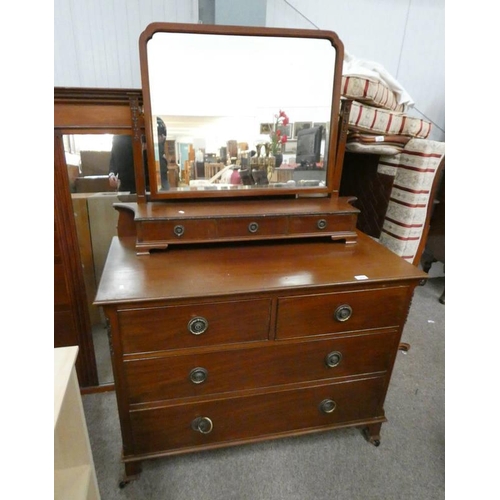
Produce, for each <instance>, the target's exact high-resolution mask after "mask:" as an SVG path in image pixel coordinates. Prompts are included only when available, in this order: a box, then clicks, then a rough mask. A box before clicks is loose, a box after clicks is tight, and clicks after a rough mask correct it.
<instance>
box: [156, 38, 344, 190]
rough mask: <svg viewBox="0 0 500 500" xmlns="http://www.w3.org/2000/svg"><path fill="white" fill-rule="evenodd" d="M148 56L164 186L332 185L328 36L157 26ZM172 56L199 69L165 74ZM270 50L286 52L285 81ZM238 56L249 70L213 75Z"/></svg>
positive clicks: (158, 173) (283, 62) (332, 56)
mask: <svg viewBox="0 0 500 500" xmlns="http://www.w3.org/2000/svg"><path fill="white" fill-rule="evenodd" d="M147 52H148V78H149V91H150V98H151V112H152V117H151V123H152V136H153V142H154V147H153V148H152V149H153V151H154V160H155V166H156V169H155V172H156V181H157V185H158V186H159V189H160V190H162V191H167V190H170V191H172V190H173V191H190V190H207V189H208V190H221V189H249V188H252V187H264V186H265V187H275V188H280V187H286V188H290V187H318V186H319V187H324V186H326V182H327V168H328V154H327V152H328V144H327V141H328V137H329V132H330V123H329V122H330V119H331V109H332V89H333V81H334V73H335V71H334V68H335V57H336V50H335V48H334V47H333V46H332V44H331V43H330V42H329V41H328V40H325V39H314V38H311V39H304V38H302V39H298V38H297V39H296V38H280V37H276V38H265V37H259V36H236V35H231V36H228V35H223V36H222V35H214V34H185V33H170V32H158V33H155V34H154V35H153V37H152V38H151V39H150V40H149V41H148V43H147ZM166 53H168V58H169V66H170V67H182V66H183V64H184V62H185V61H192V68H193V71H192V75H191V76H187V77H186V78H168V79H166V78H165V65H164V57H165V54H166ZM266 53H272V54H280V57H279V74H280V75H281V77H280V78H279V79H275V78H274V76H275V73H276V64H275V61H274V59H273V58H272V57H271V58H267V57H265V56H264V57H263V56H262V55H263V54H266ZM325 61H331V64H325ZM232 62H237V63H238V67H239V68H241V69H242V71H238V72H234V73H231V72H229V73H228V74H223V75H222V76H220V75H219V74H218V73H217V72H214V68H218V67H225V65H226V63H229V64H232ZM216 74H217V75H218V76H217V77H216ZM197 75H198V76H201V75H202V76H203V77H202V78H201V77H197ZM172 96H176V98H175V99H172ZM157 121H162V122H163V123H164V124H165V127H166V132H167V135H166V141H165V149H167V148H168V149H169V150H170V151H171V158H170V160H169V161H168V162H167V165H168V170H169V171H170V170H175V173H171V174H170V175H165V173H164V170H165V168H164V167H163V166H161V165H160V163H161V162H163V161H164V155H163V154H162V153H161V152H160V149H161V147H162V135H161V133H160V131H159V130H160V129H159V128H158V129H157V127H155V126H154V124H155V123H156V122H157ZM169 181H172V182H169Z"/></svg>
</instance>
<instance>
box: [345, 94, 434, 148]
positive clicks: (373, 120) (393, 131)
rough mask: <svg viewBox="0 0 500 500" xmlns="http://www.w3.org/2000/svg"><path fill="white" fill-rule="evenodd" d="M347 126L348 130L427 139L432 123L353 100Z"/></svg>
mask: <svg viewBox="0 0 500 500" xmlns="http://www.w3.org/2000/svg"><path fill="white" fill-rule="evenodd" d="M348 127H349V129H350V130H356V131H359V132H368V133H371V134H380V135H407V136H410V137H418V138H420V139H427V137H429V134H430V133H431V128H432V125H431V123H429V122H427V121H425V120H422V119H421V118H415V117H413V116H407V115H404V114H402V113H395V112H392V111H388V110H386V109H381V108H375V107H373V106H367V105H366V104H361V103H359V102H356V101H353V102H352V105H351V112H350V113H349V125H348Z"/></svg>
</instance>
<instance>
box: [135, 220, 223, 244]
mask: <svg viewBox="0 0 500 500" xmlns="http://www.w3.org/2000/svg"><path fill="white" fill-rule="evenodd" d="M176 227H182V228H183V233H182V234H180V235H177V234H176V232H175V231H174V229H175V228H176ZM137 234H138V240H139V241H141V242H147V241H155V242H156V241H162V240H165V241H168V240H172V239H173V240H175V241H177V240H179V241H182V240H183V239H188V240H190V241H193V240H194V241H197V240H199V241H203V240H207V239H211V238H214V237H215V234H216V222H215V221H214V220H211V219H208V220H182V221H175V220H173V221H157V222H141V223H139V225H138V227H137Z"/></svg>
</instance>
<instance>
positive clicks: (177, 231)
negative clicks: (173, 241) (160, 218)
mask: <svg viewBox="0 0 500 500" xmlns="http://www.w3.org/2000/svg"><path fill="white" fill-rule="evenodd" d="M174 234H175V236H178V237H181V236H182V235H183V234H184V226H182V225H180V224H179V225H177V226H175V227H174Z"/></svg>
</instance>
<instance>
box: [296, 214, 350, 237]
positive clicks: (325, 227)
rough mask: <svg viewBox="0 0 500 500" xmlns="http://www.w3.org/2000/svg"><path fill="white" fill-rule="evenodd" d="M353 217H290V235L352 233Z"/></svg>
mask: <svg viewBox="0 0 500 500" xmlns="http://www.w3.org/2000/svg"><path fill="white" fill-rule="evenodd" d="M355 229H356V216H355V215H303V216H301V217H291V218H290V225H289V229H288V232H289V233H290V234H310V233H318V234H319V233H325V234H328V233H331V232H332V231H354V230H355Z"/></svg>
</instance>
